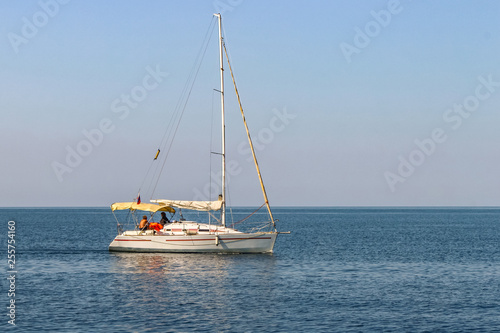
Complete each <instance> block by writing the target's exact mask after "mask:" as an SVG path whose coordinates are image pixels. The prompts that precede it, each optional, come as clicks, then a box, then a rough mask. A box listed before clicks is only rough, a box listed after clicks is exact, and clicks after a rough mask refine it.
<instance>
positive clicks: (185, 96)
mask: <svg viewBox="0 0 500 333" xmlns="http://www.w3.org/2000/svg"><path fill="white" fill-rule="evenodd" d="M214 28H215V20H214V19H212V21H211V22H210V25H209V27H208V29H207V32H206V33H205V37H204V42H203V43H202V45H201V47H200V50H199V52H198V55H197V57H196V61H195V63H194V65H193V67H192V69H191V72H190V74H189V76H188V79H187V80H186V83H185V85H184V87H183V89H182V92H181V96H180V98H179V100H178V102H177V104H176V106H175V108H174V112H173V113H172V116H171V118H170V121H169V123H168V125H167V128H166V130H165V132H164V134H163V136H162V139H161V141H160V146H159V147H160V148H158V151H160V149H161V150H162V151H164V152H165V153H164V154H163V157H162V158H161V160H160V161H158V162H159V163H157V164H156V168H155V170H154V172H153V174H152V177H151V180H150V183H149V186H148V189H150V188H152V191H151V196H150V199H152V198H153V196H154V193H155V191H156V188H157V186H158V183H159V180H160V176H161V174H162V173H163V170H164V168H165V164H166V161H167V158H168V156H169V154H170V151H171V148H172V144H173V142H174V139H175V136H176V134H177V131H178V129H179V125H180V122H181V120H182V117H183V115H184V112H185V110H186V106H187V103H188V101H189V97H190V95H191V92H192V90H193V87H194V83H195V81H196V78H197V76H198V73H199V71H200V68H201V65H202V62H203V59H204V57H205V54H206V51H207V49H208V45H209V44H210V39H211V36H212V35H213V33H212V32H213V30H214ZM157 157H158V156H156V158H155V159H154V160H153V162H154V161H156V160H157ZM153 162H152V163H153ZM150 169H151V166H150V168H149V169H148V174H149V171H150ZM148 174H146V177H147V176H148ZM146 177H145V179H146ZM155 180H156V181H155ZM144 183H145V180H144V181H143V184H142V185H141V188H142V186H143V185H144ZM153 183H154V185H153ZM141 188H140V189H139V192H140V190H141Z"/></svg>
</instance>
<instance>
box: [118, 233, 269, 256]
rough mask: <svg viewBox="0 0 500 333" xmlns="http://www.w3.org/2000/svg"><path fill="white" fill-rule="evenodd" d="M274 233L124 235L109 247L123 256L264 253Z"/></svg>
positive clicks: (119, 236)
mask: <svg viewBox="0 0 500 333" xmlns="http://www.w3.org/2000/svg"><path fill="white" fill-rule="evenodd" d="M277 235H278V233H277V232H257V233H243V232H231V233H224V234H213V233H212V234H196V235H188V234H184V235H174V234H169V235H162V234H152V232H151V231H149V232H146V233H141V232H138V231H135V232H130V231H129V232H125V233H123V234H121V235H118V236H116V238H115V239H114V240H113V241H112V242H111V244H110V245H109V250H110V251H122V252H184V253H189V252H191V253H205V252H212V253H214V252H215V253H265V252H272V251H273V247H274V243H275V241H276V236H277Z"/></svg>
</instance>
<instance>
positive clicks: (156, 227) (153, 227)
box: [148, 222, 163, 231]
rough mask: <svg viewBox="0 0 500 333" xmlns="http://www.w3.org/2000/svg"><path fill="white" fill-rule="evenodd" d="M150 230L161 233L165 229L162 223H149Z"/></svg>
mask: <svg viewBox="0 0 500 333" xmlns="http://www.w3.org/2000/svg"><path fill="white" fill-rule="evenodd" d="M148 229H149V230H155V231H160V230H161V229H163V226H162V225H161V224H160V223H156V222H151V223H149V226H148Z"/></svg>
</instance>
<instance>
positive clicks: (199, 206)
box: [151, 199, 222, 211]
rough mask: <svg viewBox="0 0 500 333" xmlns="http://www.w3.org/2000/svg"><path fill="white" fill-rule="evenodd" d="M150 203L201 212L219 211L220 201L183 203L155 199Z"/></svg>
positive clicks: (180, 201) (182, 201) (181, 201)
mask: <svg viewBox="0 0 500 333" xmlns="http://www.w3.org/2000/svg"><path fill="white" fill-rule="evenodd" d="M151 202H154V203H158V204H160V206H168V207H175V208H181V209H192V210H201V211H211V210H220V209H221V207H222V201H220V200H219V201H184V200H164V199H157V200H151Z"/></svg>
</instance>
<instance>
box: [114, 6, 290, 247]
mask: <svg viewBox="0 0 500 333" xmlns="http://www.w3.org/2000/svg"><path fill="white" fill-rule="evenodd" d="M214 16H215V17H216V18H217V21H218V28H219V39H218V46H219V47H218V48H219V50H218V51H219V58H220V91H219V93H220V96H221V119H222V126H221V132H222V137H221V146H222V147H221V153H220V156H221V158H222V161H221V185H222V186H221V192H222V193H221V194H220V195H219V196H218V199H217V200H214V201H187V200H170V199H152V200H150V203H142V202H141V201H140V199H139V200H137V201H132V202H117V203H113V204H112V205H111V210H112V212H113V214H114V215H115V218H116V220H117V226H118V235H117V236H116V237H115V238H114V240H113V241H112V242H111V244H110V245H109V250H110V251H125V252H181V253H205V252H209V253H269V252H272V251H273V248H274V244H275V242H276V238H277V236H278V234H279V233H280V232H278V231H277V228H276V223H275V222H276V221H277V220H275V219H274V217H273V214H272V211H271V207H270V205H269V200H268V197H267V194H266V190H265V187H264V183H263V181H262V176H261V173H260V169H259V165H258V163H257V159H256V156H255V151H254V148H253V143H252V139H251V137H250V134H249V131H248V126H247V123H246V120H245V116H244V113H243V108H242V106H241V101H240V98H239V93H238V89H237V88H236V83H235V80H234V76H233V72H232V69H231V64H230V63H229V59H228V56H227V50H226V46H225V43H224V39H223V36H222V18H221V15H220V14H214ZM224 54H225V55H226V57H225V58H226V60H227V62H228V67H229V70H230V73H231V78H232V81H233V84H234V88H235V92H236V97H237V99H238V103H239V106H240V111H241V115H242V118H243V123H244V125H245V129H246V133H247V138H248V141H249V145H250V149H251V152H252V155H253V160H254V164H255V167H256V171H257V174H258V178H259V181H260V185H261V190H262V194H263V197H264V204H263V205H262V206H261V208H262V207H264V206H265V207H266V208H267V214H266V215H268V220H267V221H266V222H265V224H264V225H263V226H261V227H259V228H257V229H256V230H255V229H254V230H250V231H239V230H237V229H235V228H234V227H232V226H233V225H231V226H227V225H226V138H225V131H226V130H225V114H224V66H223V65H224V64H223V63H224V61H223V60H224ZM158 153H159V150H158ZM155 159H156V157H155ZM138 198H140V195H139V196H138ZM120 210H128V212H129V215H130V216H132V221H133V223H132V227H133V228H132V230H124V228H123V227H124V225H123V224H122V223H120V221H119V219H118V218H117V216H116V214H115V212H116V211H120ZM182 210H193V211H198V212H200V211H201V212H208V214H210V216H212V217H214V220H215V222H214V223H212V221H211V220H209V221H208V222H206V221H205V222H197V221H191V220H186V219H184V218H183V216H182ZM176 211H178V212H179V215H180V218H179V220H173V219H172V221H168V223H165V224H164V225H161V224H158V223H153V220H154V216H155V214H156V213H158V212H160V213H167V212H168V213H170V214H171V217H172V216H174V214H175V213H176ZM216 212H220V218H215V215H214V214H215V213H216ZM143 214H144V217H146V218H147V216H148V214H149V218H147V220H148V223H149V228H146V227H144V228H142V229H141V228H139V227H140V225H139V223H138V222H139V217H138V216H141V215H143ZM164 216H166V215H164ZM151 226H153V228H151ZM282 233H283V232H282Z"/></svg>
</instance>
